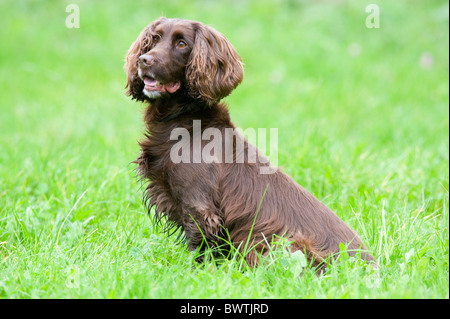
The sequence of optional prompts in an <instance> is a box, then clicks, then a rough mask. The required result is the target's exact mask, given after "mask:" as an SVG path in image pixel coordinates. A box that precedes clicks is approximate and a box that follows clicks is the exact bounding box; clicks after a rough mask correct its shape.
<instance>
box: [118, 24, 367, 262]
mask: <svg viewBox="0 0 450 319" xmlns="http://www.w3.org/2000/svg"><path fill="white" fill-rule="evenodd" d="M125 70H126V72H127V76H128V83H127V87H128V92H127V93H128V95H131V96H132V97H133V99H136V100H138V101H143V102H146V103H148V104H149V105H148V108H147V109H146V113H145V123H146V125H147V130H148V132H147V134H146V135H145V139H144V140H143V141H142V142H140V146H141V148H142V153H141V155H140V156H139V158H138V159H137V160H136V163H137V164H138V173H139V174H140V175H141V177H142V178H143V179H144V180H145V181H148V185H147V187H146V189H145V194H144V198H145V201H146V204H147V207H148V209H149V210H150V208H152V207H154V208H155V216H156V218H157V220H160V219H161V218H162V217H163V216H164V217H166V218H167V220H168V224H169V225H172V226H176V228H177V229H178V228H180V227H181V228H182V229H183V230H184V233H185V236H186V239H187V242H188V247H189V249H190V250H195V249H197V248H199V247H200V248H201V249H202V248H204V247H205V244H207V245H208V246H209V247H218V246H224V245H225V244H226V243H232V244H233V245H235V246H236V247H237V246H238V245H241V246H240V249H241V251H242V247H243V245H242V243H246V242H247V240H250V242H251V243H252V244H253V245H254V249H253V250H251V251H250V252H249V253H248V254H247V255H246V260H247V262H248V263H249V264H250V265H251V266H254V265H256V264H257V263H258V259H257V256H258V255H259V254H257V253H256V252H259V253H262V254H263V255H264V254H265V253H266V252H267V251H268V248H269V247H268V245H270V241H271V240H272V239H274V236H275V235H276V236H285V237H287V238H288V239H289V240H290V241H292V242H293V243H292V245H291V246H290V247H291V249H292V250H293V251H294V250H301V251H304V252H305V254H306V256H307V258H308V259H309V260H310V262H311V264H313V266H319V268H321V267H323V265H324V261H325V260H326V259H328V258H329V257H332V256H333V255H336V254H337V253H338V252H339V250H340V249H339V244H340V243H343V244H345V245H346V246H347V249H348V252H349V254H350V255H354V254H355V253H356V251H357V250H359V251H360V253H361V257H362V258H363V259H365V260H367V261H372V260H373V257H372V256H371V255H370V254H368V253H367V252H366V247H365V246H364V244H363V243H362V242H361V240H360V238H359V237H358V235H357V234H356V233H355V232H354V231H353V230H351V229H350V228H349V227H348V226H347V225H346V224H345V223H344V222H343V221H342V220H341V219H339V217H338V216H337V215H336V214H335V213H333V212H332V211H331V210H330V209H329V208H328V207H326V206H325V205H324V204H322V203H321V202H320V201H319V200H317V199H316V198H315V197H314V196H313V195H311V194H310V193H308V192H307V191H306V190H305V189H303V188H302V187H301V186H300V185H298V184H297V183H296V182H295V181H294V180H292V178H290V177H289V176H288V175H286V174H284V173H283V172H281V171H280V170H279V169H277V168H275V167H273V166H271V164H270V163H269V162H268V160H267V158H265V157H264V156H263V155H261V154H260V153H259V152H258V151H257V150H256V148H255V147H254V146H253V145H252V144H250V143H248V142H247V141H246V140H245V139H244V138H243V137H242V135H240V134H238V133H233V135H232V136H231V138H227V137H229V135H227V132H229V131H230V130H231V131H233V130H234V129H235V126H234V125H233V123H232V122H231V120H230V116H229V113H228V110H227V108H226V105H225V104H223V103H219V101H220V100H221V99H222V98H224V97H225V96H227V95H229V94H230V93H231V91H232V90H233V89H234V88H235V87H236V86H237V85H238V84H239V83H240V82H241V81H242V78H243V67H242V62H241V59H240V57H239V55H238V54H237V53H236V51H235V50H234V48H233V46H232V45H231V44H230V43H229V42H228V41H227V39H226V38H225V37H224V36H223V35H222V34H220V33H219V32H217V31H216V30H214V29H213V28H211V27H209V26H205V25H203V24H201V23H199V22H193V21H187V20H179V19H166V18H161V19H159V20H157V21H154V22H153V23H151V24H150V25H149V26H147V27H146V28H145V29H144V30H143V31H142V33H141V34H140V35H139V37H138V38H137V40H136V41H135V42H134V43H133V44H132V45H131V47H130V49H129V51H128V54H127V56H126V63H125ZM195 121H200V122H195ZM196 123H200V125H201V128H200V132H201V134H202V136H204V134H206V133H208V132H209V133H210V132H216V133H217V132H219V134H222V136H225V138H224V139H221V140H220V139H219V137H218V135H217V134H212V135H214V139H215V140H216V142H217V141H221V142H220V146H221V149H219V150H218V149H217V148H214V149H212V150H213V151H214V154H213V155H211V154H210V151H211V149H208V152H206V153H207V154H208V155H211V157H210V158H209V160H205V159H204V158H202V157H201V156H198V154H199V152H200V153H203V154H205V151H206V147H207V146H208V143H207V142H208V140H204V139H202V140H201V142H200V143H198V142H196V141H195V138H194V137H193V135H195V130H196V127H195V125H196ZM174 132H175V133H174ZM183 132H184V133H186V134H187V136H188V139H187V140H185V141H184V142H183V143H184V144H183V143H181V142H180V141H178V139H174V136H176V137H179V136H180V135H181V136H182V137H183ZM233 132H234V131H233ZM212 135H211V134H210V136H209V137H210V138H211V137H212ZM186 141H187V142H186ZM180 143H181V144H182V145H180ZM240 143H242V144H240ZM238 145H243V148H240V149H239V147H238ZM180 150H181V151H184V154H182V156H181V160H180ZM230 150H231V155H230ZM251 154H256V159H255V158H254V157H251V156H250V155H251ZM174 157H175V160H174ZM239 159H241V160H239ZM264 169H266V171H265V173H262V172H263V170H264ZM268 172H269V173H268ZM225 246H226V245H225ZM222 248H223V247H222ZM222 251H223V250H222ZM330 260H332V258H331V259H330Z"/></svg>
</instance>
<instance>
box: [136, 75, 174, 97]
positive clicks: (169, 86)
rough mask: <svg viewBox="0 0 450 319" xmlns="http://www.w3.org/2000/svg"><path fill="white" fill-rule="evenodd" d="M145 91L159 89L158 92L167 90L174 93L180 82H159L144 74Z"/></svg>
mask: <svg viewBox="0 0 450 319" xmlns="http://www.w3.org/2000/svg"><path fill="white" fill-rule="evenodd" d="M143 80H144V84H145V87H144V89H145V90H146V91H159V92H168V93H174V92H176V91H177V90H178V89H179V88H180V82H178V81H175V82H169V83H161V82H160V81H158V80H156V79H155V78H153V77H151V76H147V75H145V76H144V77H143Z"/></svg>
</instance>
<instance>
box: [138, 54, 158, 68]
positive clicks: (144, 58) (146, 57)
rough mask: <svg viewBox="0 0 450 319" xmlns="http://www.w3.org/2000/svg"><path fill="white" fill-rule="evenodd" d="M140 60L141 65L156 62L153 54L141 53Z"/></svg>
mask: <svg viewBox="0 0 450 319" xmlns="http://www.w3.org/2000/svg"><path fill="white" fill-rule="evenodd" d="M139 61H140V63H141V65H144V66H150V65H152V64H153V63H155V59H154V58H153V57H152V56H151V55H148V54H143V55H141V56H140V57H139Z"/></svg>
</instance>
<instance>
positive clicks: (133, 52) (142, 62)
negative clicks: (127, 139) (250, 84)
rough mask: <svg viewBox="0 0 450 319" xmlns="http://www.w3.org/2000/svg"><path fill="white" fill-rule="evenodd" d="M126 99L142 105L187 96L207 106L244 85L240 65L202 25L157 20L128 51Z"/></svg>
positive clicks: (222, 40)
mask: <svg viewBox="0 0 450 319" xmlns="http://www.w3.org/2000/svg"><path fill="white" fill-rule="evenodd" d="M125 70H126V72H127V88H128V91H127V94H128V95H131V96H132V97H133V98H134V99H136V100H140V101H145V100H148V99H150V100H151V99H156V98H162V97H168V96H170V95H171V94H174V93H176V92H180V91H182V90H185V91H186V92H187V93H188V94H189V95H190V96H191V97H192V98H194V99H199V100H202V101H204V102H206V103H207V104H208V105H211V104H212V103H215V102H218V101H219V100H220V99H222V98H224V97H225V96H227V95H229V94H230V93H231V91H232V90H233V89H234V88H235V87H236V86H237V85H238V84H239V83H240V82H241V81H242V78H243V74H244V70H243V67H242V62H241V59H240V57H239V55H238V54H237V52H236V51H235V50H234V48H233V46H232V45H231V43H230V42H228V40H227V39H226V38H225V37H224V36H223V35H222V34H221V33H219V32H217V31H216V30H214V29H213V28H211V27H209V26H206V25H203V24H201V23H200V22H195V21H189V20H180V19H166V18H160V19H159V20H156V21H154V22H153V23H151V24H150V25H149V26H147V27H146V28H145V29H144V30H143V31H142V32H141V34H140V35H139V37H138V38H137V39H136V41H134V43H133V44H132V45H131V47H130V49H129V50H128V54H127V56H126V62H125Z"/></svg>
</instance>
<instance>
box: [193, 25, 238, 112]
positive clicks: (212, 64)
mask: <svg viewBox="0 0 450 319" xmlns="http://www.w3.org/2000/svg"><path fill="white" fill-rule="evenodd" d="M195 28H196V33H195V42H194V47H193V48H192V51H191V55H190V57H189V62H188V64H187V66H186V83H187V88H188V91H189V94H190V95H191V96H192V97H194V98H198V99H202V100H204V101H205V102H206V103H207V104H208V105H211V104H212V103H215V102H218V101H219V100H220V99H222V98H224V97H226V96H227V95H228V94H230V93H231V91H233V89H234V88H235V87H236V86H238V85H239V83H241V81H242V78H243V76H244V69H243V66H242V61H241V58H240V57H239V55H238V54H237V52H236V50H235V49H234V48H233V46H232V45H231V43H230V42H229V41H228V40H227V39H226V38H225V37H224V36H223V35H222V34H221V33H219V32H218V31H216V30H214V29H213V28H211V27H209V26H205V25H202V24H200V23H199V24H197V25H196V26H195Z"/></svg>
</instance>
